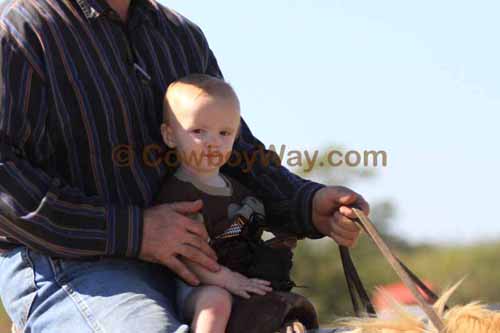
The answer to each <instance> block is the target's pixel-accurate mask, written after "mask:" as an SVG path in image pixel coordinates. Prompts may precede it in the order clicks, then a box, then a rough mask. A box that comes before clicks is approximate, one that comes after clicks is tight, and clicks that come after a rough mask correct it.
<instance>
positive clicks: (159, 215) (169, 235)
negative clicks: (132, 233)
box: [139, 200, 220, 285]
mask: <svg viewBox="0 0 500 333" xmlns="http://www.w3.org/2000/svg"><path fill="white" fill-rule="evenodd" d="M202 205H203V203H202V201H201V200H197V201H192V202H175V203H171V204H160V205H157V206H154V207H151V208H148V209H145V210H144V226H143V236H142V244H141V250H140V254H139V258H140V259H141V260H144V261H149V262H154V263H159V264H162V265H164V266H167V267H168V268H170V269H171V270H172V271H174V272H175V273H176V274H177V275H179V276H180V277H181V278H183V279H184V280H185V281H186V282H188V283H190V284H192V285H197V284H199V279H198V278H197V277H196V275H195V274H194V273H193V272H192V271H191V270H190V269H189V268H188V267H187V266H186V265H185V264H183V263H182V262H181V261H180V260H179V258H178V256H182V257H184V258H187V259H189V260H191V261H193V262H195V263H198V264H200V265H201V266H203V267H205V268H206V269H208V270H210V271H212V272H217V271H219V270H220V266H219V264H217V256H216V254H215V252H214V251H213V249H212V248H211V247H210V246H209V245H208V233H207V230H206V229H205V226H204V224H203V223H199V222H197V221H194V220H191V219H189V218H188V217H186V216H185V215H186V214H191V213H196V212H198V211H199V210H200V209H201V207H202Z"/></svg>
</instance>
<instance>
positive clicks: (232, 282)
mask: <svg viewBox="0 0 500 333" xmlns="http://www.w3.org/2000/svg"><path fill="white" fill-rule="evenodd" d="M222 269H223V270H224V273H223V276H224V281H223V283H224V288H226V289H227V290H229V291H230V292H231V293H233V294H235V295H238V296H241V297H243V298H250V294H249V293H254V294H258V295H265V294H266V293H267V292H270V291H272V290H273V288H271V287H270V285H271V282H269V281H266V280H261V279H251V278H247V277H246V276H244V275H242V274H240V273H238V272H234V271H231V270H230V269H227V268H226V267H223V268H222Z"/></svg>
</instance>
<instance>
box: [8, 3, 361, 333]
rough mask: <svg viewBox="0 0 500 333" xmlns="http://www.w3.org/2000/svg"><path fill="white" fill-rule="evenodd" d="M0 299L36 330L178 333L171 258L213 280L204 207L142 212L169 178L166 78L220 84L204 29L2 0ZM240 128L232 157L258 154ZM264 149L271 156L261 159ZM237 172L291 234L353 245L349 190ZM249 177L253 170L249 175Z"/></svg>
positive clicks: (163, 18) (153, 11)
mask: <svg viewBox="0 0 500 333" xmlns="http://www.w3.org/2000/svg"><path fill="white" fill-rule="evenodd" d="M0 15H1V17H0V50H1V56H0V59H1V63H0V69H1V74H0V248H1V249H2V250H1V251H2V254H1V255H0V296H1V298H2V302H3V303H4V306H5V308H6V310H7V313H8V314H9V316H10V317H11V318H12V319H13V321H14V323H15V325H16V326H17V327H19V328H25V329H26V330H30V331H33V332H42V331H48V332H58V331H65V330H66V329H67V330H71V331H73V332H136V331H147V332H185V331H187V329H188V328H187V327H186V326H185V325H181V324H180V323H178V321H177V320H176V316H175V313H174V309H173V307H172V297H173V296H172V295H173V290H172V288H173V287H172V286H173V284H172V282H171V281H172V277H173V273H172V272H175V273H176V274H178V275H179V276H181V277H182V278H184V279H185V280H186V281H188V282H190V283H192V284H196V283H197V278H196V276H195V275H193V273H192V272H190V271H189V270H188V269H187V268H186V267H185V266H184V265H183V264H182V263H181V262H180V261H179V260H178V259H177V257H178V256H183V257H185V258H187V259H189V260H192V261H195V262H197V263H199V264H201V265H203V266H205V267H207V268H208V269H210V270H212V271H217V270H218V269H219V267H218V265H217V263H216V258H215V254H214V252H213V251H212V250H211V249H210V247H209V246H208V244H207V242H206V239H207V233H206V230H205V229H204V227H203V226H200V225H199V224H197V223H196V222H194V221H191V220H190V219H188V218H186V217H185V215H186V214H188V213H193V212H196V211H198V210H199V209H200V208H201V205H202V203H201V202H178V203H174V204H169V205H159V206H151V202H152V198H153V197H154V195H155V194H156V192H157V191H158V189H159V188H160V183H161V180H162V179H163V178H164V177H165V176H168V175H170V174H172V172H173V168H172V167H169V165H168V164H166V163H151V162H152V161H158V160H159V158H160V157H161V156H162V155H163V154H164V153H165V152H166V149H167V148H166V147H165V146H163V145H162V140H161V135H160V123H161V119H162V111H161V110H162V107H161V103H162V97H163V93H164V91H165V89H166V87H167V86H168V84H169V83H171V82H172V81H174V80H175V79H177V78H179V77H182V76H185V75H187V74H189V73H206V74H210V75H214V76H219V77H220V76H222V75H221V73H220V70H219V67H218V65H217V61H216V59H215V57H214V55H213V53H212V51H211V50H210V48H209V46H208V44H207V41H206V39H205V37H204V35H203V33H202V31H201V30H200V29H199V28H198V27H197V26H196V25H195V24H193V23H192V22H190V21H189V20H187V19H186V18H184V17H182V16H181V15H179V14H177V13H176V12H174V11H173V10H170V9H168V8H165V7H163V6H161V5H160V4H158V3H157V2H156V1H155V0H6V1H3V2H1V3H0ZM262 147H263V145H262V143H261V142H260V141H259V140H258V139H256V138H255V137H254V136H253V135H252V133H251V131H250V130H249V128H248V126H247V125H246V123H245V122H244V121H243V120H242V131H241V135H240V138H239V139H238V141H237V142H236V143H235V146H234V150H235V151H237V152H239V153H245V154H246V155H247V156H257V157H259V156H261V157H262V155H259V154H258V152H262ZM264 152H265V153H266V154H271V152H268V151H265V150H264ZM259 161H260V160H258V161H257V163H254V164H253V165H252V167H251V168H250V170H249V168H248V165H246V163H245V162H244V161H242V163H239V164H238V165H231V166H230V165H226V166H224V168H223V169H222V170H223V172H226V173H228V174H230V175H231V176H233V177H235V178H236V179H237V180H239V181H240V182H241V183H243V184H244V185H246V186H247V187H249V188H251V189H252V190H253V191H254V192H255V193H256V194H257V195H259V197H260V198H261V199H262V200H263V202H264V204H265V208H266V215H267V216H268V217H269V219H270V220H271V221H272V223H273V224H274V225H275V226H276V227H277V228H280V229H283V230H286V231H288V232H292V233H294V234H296V235H297V236H299V237H310V238H320V237H322V236H324V235H326V236H329V237H331V238H333V239H334V240H335V241H337V243H339V244H342V245H347V246H350V245H352V244H353V243H354V242H355V240H356V238H357V237H358V234H359V230H358V228H357V227H356V226H355V225H354V223H352V219H353V218H354V215H353V212H352V210H351V209H350V208H349V206H357V207H360V208H362V209H363V210H364V211H365V212H366V213H368V205H367V203H366V202H365V201H364V200H363V198H362V197H361V196H359V195H358V194H356V193H354V192H352V191H350V190H348V189H346V188H343V187H335V186H324V185H322V184H318V183H314V182H311V181H307V180H304V179H302V178H300V177H298V176H296V175H294V174H291V173H290V172H289V171H288V170H287V169H286V168H284V167H282V166H280V165H278V164H273V163H271V164H266V163H263V162H262V161H260V162H262V163H259ZM248 170H249V171H248Z"/></svg>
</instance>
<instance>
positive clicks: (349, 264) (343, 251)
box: [339, 208, 444, 332]
mask: <svg viewBox="0 0 500 333" xmlns="http://www.w3.org/2000/svg"><path fill="white" fill-rule="evenodd" d="M353 211H354V213H355V214H356V216H357V217H358V219H357V220H355V221H356V223H358V224H359V225H360V226H361V228H362V229H363V231H364V232H365V233H366V234H367V235H368V236H369V237H370V238H371V240H372V241H373V242H374V243H375V245H376V246H377V248H378V249H379V250H380V252H381V253H382V255H383V256H384V257H385V259H386V260H387V261H388V262H389V264H390V265H391V267H392V268H393V270H394V271H395V272H396V274H397V275H398V276H399V278H400V279H401V281H402V282H403V284H404V285H405V286H406V287H407V288H408V289H409V290H410V291H411V293H412V294H413V296H414V297H415V299H416V300H417V303H418V305H419V306H420V308H421V309H422V310H423V311H424V313H425V314H426V315H427V317H428V318H429V320H430V321H431V323H432V324H433V325H434V327H435V328H436V329H437V330H438V331H440V332H441V331H442V330H443V328H444V325H443V322H442V320H441V319H440V318H439V316H438V315H437V313H436V311H434V309H433V308H432V306H431V305H430V304H429V303H427V301H426V300H425V299H424V296H423V295H422V293H424V294H425V295H426V296H427V297H428V299H429V300H430V302H431V303H434V302H436V300H437V299H438V297H437V296H436V294H434V293H433V292H432V290H430V289H429V288H428V287H427V286H426V285H425V284H424V283H423V282H422V281H421V280H420V279H419V278H418V277H417V276H416V275H415V274H414V273H413V272H412V271H410V270H409V269H408V267H406V266H405V265H404V264H403V263H402V262H401V261H400V260H399V259H398V258H397V257H396V256H395V255H394V254H393V253H392V251H391V250H390V249H389V247H388V246H387V244H386V243H385V242H384V241H383V240H382V238H381V237H380V234H379V233H378V231H377V229H376V228H375V226H374V225H373V223H372V222H371V221H370V219H368V217H366V215H365V214H364V213H363V212H362V211H360V210H359V209H356V208H353ZM339 250H340V257H341V259H342V265H343V267H344V274H345V278H346V282H347V287H348V289H349V294H350V296H351V300H352V305H353V308H354V312H355V313H356V316H358V317H361V316H363V315H364V314H368V315H372V316H375V315H376V312H375V309H374V308H373V305H372V303H371V301H370V298H369V297H368V294H367V292H366V289H365V288H364V286H363V283H362V282H361V279H360V278H359V275H358V272H357V270H356V267H355V266H354V263H353V261H352V258H351V255H350V253H349V249H348V248H347V247H345V246H339ZM417 288H420V290H421V291H422V293H421V292H419V291H418V289H417ZM360 303H361V306H360Z"/></svg>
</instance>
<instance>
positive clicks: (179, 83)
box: [163, 74, 239, 123]
mask: <svg viewBox="0 0 500 333" xmlns="http://www.w3.org/2000/svg"><path fill="white" fill-rule="evenodd" d="M186 88H191V89H186ZM192 88H195V89H192ZM179 93H190V94H192V95H193V96H192V97H193V99H196V98H198V97H199V96H201V95H204V94H206V95H209V96H215V97H222V98H233V99H234V100H236V101H238V96H237V95H236V93H235V91H234V89H233V87H231V85H230V84H229V83H227V82H226V81H225V80H223V79H220V78H218V77H215V76H210V75H207V74H189V75H187V76H184V77H182V78H180V79H177V80H176V81H174V82H172V83H171V84H170V85H169V86H168V88H167V91H166V93H165V97H164V99H163V121H164V122H165V123H168V115H169V114H172V98H175V96H176V95H177V94H179ZM238 103H239V101H238Z"/></svg>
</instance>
